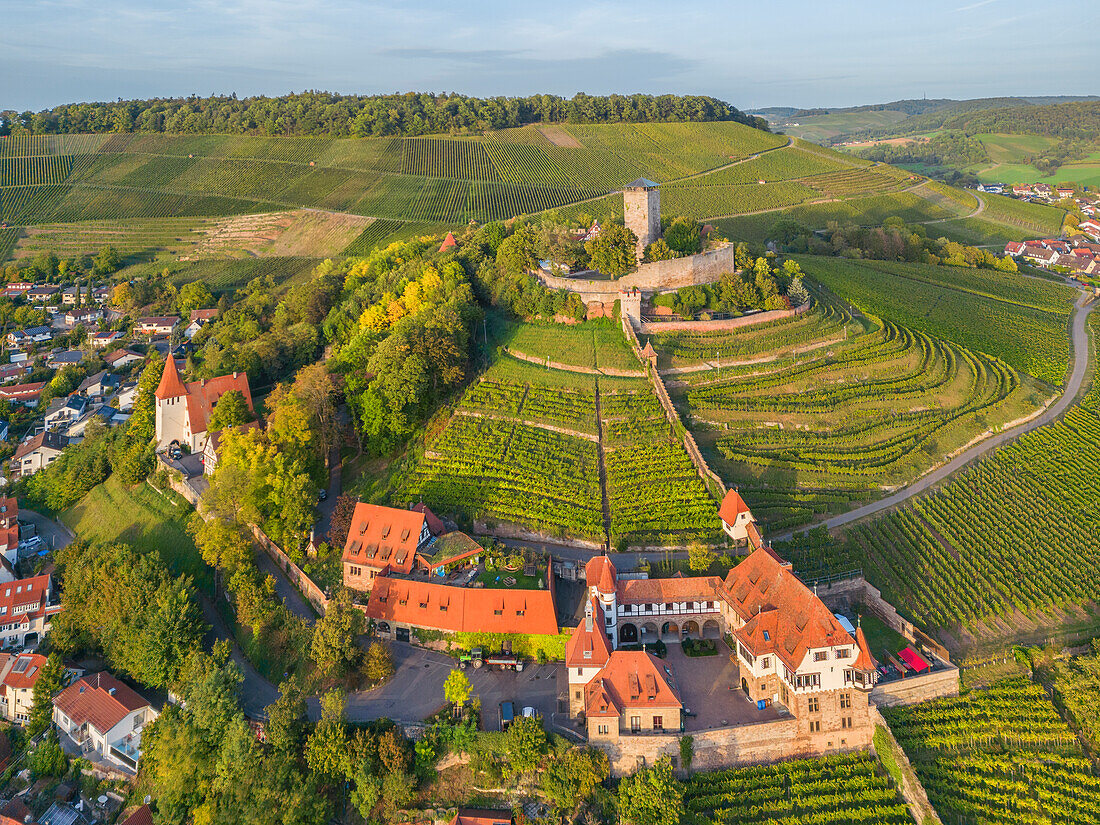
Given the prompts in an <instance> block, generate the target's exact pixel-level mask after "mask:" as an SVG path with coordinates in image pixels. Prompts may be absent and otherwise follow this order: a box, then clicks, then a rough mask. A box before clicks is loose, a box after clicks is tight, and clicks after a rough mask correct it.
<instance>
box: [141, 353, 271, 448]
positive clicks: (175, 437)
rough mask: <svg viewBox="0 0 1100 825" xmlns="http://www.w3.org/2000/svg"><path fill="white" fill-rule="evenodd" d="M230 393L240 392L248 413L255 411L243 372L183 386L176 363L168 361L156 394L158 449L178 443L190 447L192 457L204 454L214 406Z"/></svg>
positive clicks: (171, 359)
mask: <svg viewBox="0 0 1100 825" xmlns="http://www.w3.org/2000/svg"><path fill="white" fill-rule="evenodd" d="M231 390H237V391H238V392H240V393H241V395H243V396H244V400H245V403H246V404H247V405H248V409H249V410H251V409H252V392H251V390H250V389H249V388H248V376H247V375H245V374H244V373H243V372H235V373H233V374H232V375H222V376H219V377H217V378H209V379H206V378H204V379H202V380H201V381H191V382H190V383H188V384H184V383H183V380H182V379H181V378H180V375H179V367H178V366H177V365H176V359H175V358H169V359H168V360H167V361H165V362H164V372H163V374H162V375H161V378H160V384H159V385H158V386H157V390H156V393H155V395H156V438H157V449H158V450H162V449H164V448H166V447H167V446H168V445H169V444H171V443H172V442H173V441H178V442H179V443H180V444H187V445H188V446H189V447H190V449H191V452H193V453H197V452H201V451H202V450H203V448H205V447H206V437H207V425H208V422H209V420H210V414H211V413H212V412H213V411H214V405H215V404H217V403H218V400H219V399H220V398H221V397H222V396H223V395H225V394H226V393H227V392H230V391H231Z"/></svg>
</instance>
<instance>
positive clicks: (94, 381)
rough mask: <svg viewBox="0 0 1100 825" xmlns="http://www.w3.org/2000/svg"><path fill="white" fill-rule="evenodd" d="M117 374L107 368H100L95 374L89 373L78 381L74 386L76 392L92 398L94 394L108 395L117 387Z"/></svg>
mask: <svg viewBox="0 0 1100 825" xmlns="http://www.w3.org/2000/svg"><path fill="white" fill-rule="evenodd" d="M118 384H119V381H118V376H117V375H114V374H113V373H110V372H107V370H100V371H99V372H97V373H96V374H95V375H89V376H88V377H87V378H85V379H84V380H83V381H81V382H80V386H79V387H77V388H76V391H77V393H79V394H80V395H83V396H86V397H88V398H93V397H95V396H104V395H108V394H109V393H111V392H112V391H114V390H115V389H116V388H117V387H118Z"/></svg>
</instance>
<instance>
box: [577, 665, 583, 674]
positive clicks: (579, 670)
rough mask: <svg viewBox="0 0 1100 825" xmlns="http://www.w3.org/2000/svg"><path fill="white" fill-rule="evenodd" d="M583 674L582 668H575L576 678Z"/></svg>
mask: <svg viewBox="0 0 1100 825" xmlns="http://www.w3.org/2000/svg"><path fill="white" fill-rule="evenodd" d="M583 674H584V668H583V667H579V668H577V675H578V676H581V675H583Z"/></svg>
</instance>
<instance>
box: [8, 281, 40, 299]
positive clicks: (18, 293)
mask: <svg viewBox="0 0 1100 825" xmlns="http://www.w3.org/2000/svg"><path fill="white" fill-rule="evenodd" d="M31 289H34V284H32V283H30V282H29V281H17V282H16V283H13V284H8V285H7V286H6V287H4V292H3V293H2V294H3V296H4V297H5V298H21V297H22V296H23V295H25V294H26V293H27V291H28V290H31Z"/></svg>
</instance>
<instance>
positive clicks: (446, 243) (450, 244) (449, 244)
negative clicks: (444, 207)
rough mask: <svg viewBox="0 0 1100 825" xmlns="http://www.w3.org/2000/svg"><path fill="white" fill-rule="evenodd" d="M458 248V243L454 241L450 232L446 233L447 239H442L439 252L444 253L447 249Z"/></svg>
mask: <svg viewBox="0 0 1100 825" xmlns="http://www.w3.org/2000/svg"><path fill="white" fill-rule="evenodd" d="M456 246H458V241H456V240H455V236H454V235H452V234H451V233H450V232H448V233H447V237H446V238H444V239H443V243H442V244H440V246H439V251H440V252H446V251H447V250H448V249H454V248H455V247H456Z"/></svg>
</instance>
